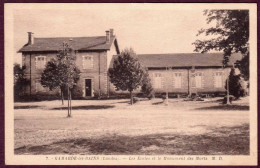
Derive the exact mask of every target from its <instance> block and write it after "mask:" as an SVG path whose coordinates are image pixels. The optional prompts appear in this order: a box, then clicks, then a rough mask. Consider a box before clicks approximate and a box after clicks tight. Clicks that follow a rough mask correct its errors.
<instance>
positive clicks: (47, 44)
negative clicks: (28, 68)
mask: <svg viewBox="0 0 260 168" xmlns="http://www.w3.org/2000/svg"><path fill="white" fill-rule="evenodd" d="M114 40H116V37H115V36H112V37H111V40H110V42H109V43H106V36H95V37H58V38H34V43H33V44H32V45H28V44H26V45H24V46H23V47H22V48H21V49H20V50H19V51H18V52H30V51H59V50H62V48H63V42H67V43H69V45H70V46H71V47H72V48H73V49H74V50H78V51H87V50H109V49H110V47H111V45H112V44H113V42H114Z"/></svg>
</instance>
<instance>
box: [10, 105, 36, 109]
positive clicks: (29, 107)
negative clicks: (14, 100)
mask: <svg viewBox="0 0 260 168" xmlns="http://www.w3.org/2000/svg"><path fill="white" fill-rule="evenodd" d="M39 107H41V106H14V109H34V108H39Z"/></svg>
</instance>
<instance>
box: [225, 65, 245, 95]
mask: <svg viewBox="0 0 260 168" xmlns="http://www.w3.org/2000/svg"><path fill="white" fill-rule="evenodd" d="M228 83H229V93H230V94H231V95H233V96H234V97H235V98H236V99H238V98H239V97H242V96H244V93H245V91H244V89H243V87H242V85H241V78H240V75H236V74H235V69H234V68H232V69H231V71H230V74H229V82H228ZM225 88H227V84H226V85H225Z"/></svg>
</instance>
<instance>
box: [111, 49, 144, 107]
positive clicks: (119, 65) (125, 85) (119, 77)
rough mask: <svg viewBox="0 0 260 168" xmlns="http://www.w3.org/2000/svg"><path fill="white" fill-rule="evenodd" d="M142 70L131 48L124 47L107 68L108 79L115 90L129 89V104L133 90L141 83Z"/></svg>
mask: <svg viewBox="0 0 260 168" xmlns="http://www.w3.org/2000/svg"><path fill="white" fill-rule="evenodd" d="M143 75H144V72H143V68H142V67H141V65H140V63H139V62H138V60H137V56H136V53H135V52H134V50H133V49H131V48H130V49H125V50H123V51H122V52H121V54H120V55H119V56H118V57H117V58H116V59H115V60H114V63H113V67H112V68H111V69H109V77H110V81H111V82H112V83H113V84H114V85H115V87H116V89H117V90H123V91H126V90H127V91H129V92H130V97H131V104H133V95H132V92H133V90H135V89H137V88H138V87H139V86H141V84H142V78H143Z"/></svg>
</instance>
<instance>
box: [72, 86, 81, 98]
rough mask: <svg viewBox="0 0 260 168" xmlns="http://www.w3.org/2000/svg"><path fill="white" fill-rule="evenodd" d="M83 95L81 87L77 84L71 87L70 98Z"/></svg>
mask: <svg viewBox="0 0 260 168" xmlns="http://www.w3.org/2000/svg"><path fill="white" fill-rule="evenodd" d="M82 95H83V92H82V88H80V87H79V86H78V85H75V86H74V87H73V88H72V94H71V96H72V98H73V99H79V98H81V97H82Z"/></svg>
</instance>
